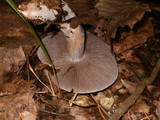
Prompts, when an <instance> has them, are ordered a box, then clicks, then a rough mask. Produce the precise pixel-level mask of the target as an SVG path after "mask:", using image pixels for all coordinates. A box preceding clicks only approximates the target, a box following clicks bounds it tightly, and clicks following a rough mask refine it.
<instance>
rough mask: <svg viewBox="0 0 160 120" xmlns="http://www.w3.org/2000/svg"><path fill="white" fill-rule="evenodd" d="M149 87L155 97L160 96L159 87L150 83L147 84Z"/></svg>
mask: <svg viewBox="0 0 160 120" xmlns="http://www.w3.org/2000/svg"><path fill="white" fill-rule="evenodd" d="M147 89H148V91H149V92H150V93H151V95H152V96H153V98H154V99H159V98H160V88H159V87H156V86H153V85H149V86H147Z"/></svg>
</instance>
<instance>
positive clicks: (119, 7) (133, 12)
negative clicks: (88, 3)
mask: <svg viewBox="0 0 160 120" xmlns="http://www.w3.org/2000/svg"><path fill="white" fill-rule="evenodd" d="M96 7H97V9H98V11H99V15H101V16H103V17H104V18H105V19H108V22H107V24H106V25H105V26H103V29H106V30H107V31H108V33H109V35H110V37H112V38H114V37H115V35H116V30H117V28H118V27H119V26H121V27H124V26H125V25H128V26H129V27H130V28H131V29H132V28H133V26H134V25H135V24H136V23H137V22H138V21H140V20H141V19H142V17H143V16H144V14H145V12H146V11H150V8H149V6H148V5H146V4H142V3H140V2H135V1H131V0H100V1H99V2H98V3H97V6H96Z"/></svg>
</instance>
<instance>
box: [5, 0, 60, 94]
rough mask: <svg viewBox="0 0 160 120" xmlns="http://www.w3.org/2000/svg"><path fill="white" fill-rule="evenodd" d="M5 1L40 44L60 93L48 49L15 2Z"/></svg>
mask: <svg viewBox="0 0 160 120" xmlns="http://www.w3.org/2000/svg"><path fill="white" fill-rule="evenodd" d="M6 2H7V3H8V4H9V5H10V6H11V7H12V8H13V9H14V11H15V12H16V13H17V14H18V15H19V16H20V17H21V18H22V19H23V21H24V22H25V23H26V24H27V26H28V27H29V29H30V30H31V33H32V34H33V36H34V37H35V39H36V41H37V43H38V44H39V45H40V47H41V49H42V50H43V52H44V54H45V56H46V58H47V60H48V61H49V63H50V65H51V67H52V70H53V73H54V75H55V78H56V80H57V86H58V90H59V92H60V95H61V91H60V87H59V84H58V78H57V74H56V70H55V66H54V64H53V62H52V60H51V57H50V56H49V53H48V51H47V50H46V48H45V46H44V45H43V43H42V41H41V40H40V38H39V36H38V34H37V32H36V31H35V29H34V28H33V27H32V25H31V24H30V23H29V22H28V21H27V20H26V19H25V18H24V17H23V16H22V15H21V14H20V13H19V12H18V10H17V6H16V4H15V3H14V2H13V1H12V0H6Z"/></svg>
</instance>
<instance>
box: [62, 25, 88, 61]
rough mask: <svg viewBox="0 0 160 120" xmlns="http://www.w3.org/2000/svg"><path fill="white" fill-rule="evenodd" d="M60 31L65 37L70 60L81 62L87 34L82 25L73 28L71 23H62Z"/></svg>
mask: <svg viewBox="0 0 160 120" xmlns="http://www.w3.org/2000/svg"><path fill="white" fill-rule="evenodd" d="M60 30H61V31H62V32H63V34H64V35H65V38H66V41H67V48H68V53H69V57H70V60H72V61H79V60H80V59H82V58H83V55H84V44H85V33H84V30H83V28H82V26H81V25H78V27H77V28H71V26H70V23H61V24H60Z"/></svg>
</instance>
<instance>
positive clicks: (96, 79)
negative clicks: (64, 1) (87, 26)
mask: <svg viewBox="0 0 160 120" xmlns="http://www.w3.org/2000/svg"><path fill="white" fill-rule="evenodd" d="M86 36H87V38H86V45H85V51H84V55H83V57H82V58H81V59H80V60H78V61H72V60H71V59H70V56H69V54H68V50H67V43H66V38H65V36H64V34H63V33H62V32H58V33H57V34H56V35H55V36H52V35H49V36H46V37H45V38H44V39H43V40H42V41H43V43H44V45H45V47H46V49H47V50H48V52H49V55H50V57H51V59H52V60H53V62H54V64H55V67H56V69H60V72H58V73H57V77H58V81H59V87H60V88H61V89H64V90H66V91H68V92H71V91H72V90H73V92H75V93H92V92H97V91H100V90H103V89H105V88H107V87H109V86H110V85H112V84H113V83H114V82H115V80H116V79H117V76H118V69H117V63H116V60H115V58H114V57H113V55H112V54H111V52H110V51H109V50H108V48H107V46H106V44H105V43H104V42H103V41H101V40H99V38H97V37H96V36H95V35H93V34H91V33H89V32H87V35H86ZM37 54H38V57H39V59H40V60H41V61H42V62H43V63H45V64H49V63H48V62H47V59H46V57H45V55H44V53H43V51H42V50H41V48H39V49H38V52H37ZM52 80H53V82H54V83H55V84H56V80H55V77H54V76H52Z"/></svg>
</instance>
